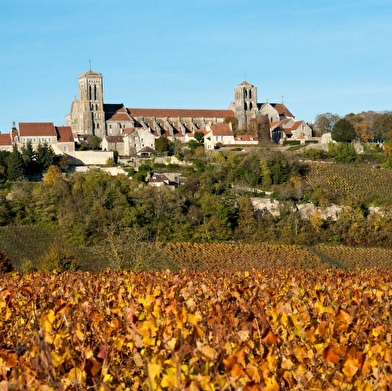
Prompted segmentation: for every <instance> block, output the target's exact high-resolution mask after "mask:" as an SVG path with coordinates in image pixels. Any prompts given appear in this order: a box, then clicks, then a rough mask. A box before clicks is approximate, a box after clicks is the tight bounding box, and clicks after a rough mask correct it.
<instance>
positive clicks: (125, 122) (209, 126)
mask: <svg viewBox="0 0 392 391" xmlns="http://www.w3.org/2000/svg"><path fill="white" fill-rule="evenodd" d="M78 89H79V91H78V92H79V96H78V99H76V98H75V99H74V101H73V102H72V104H71V109H70V112H69V114H67V115H66V126H56V125H55V124H53V123H51V122H28V123H27V122H21V123H19V124H18V125H17V126H16V124H14V126H13V127H12V128H11V130H10V132H9V133H7V134H0V150H6V151H11V150H12V147H13V144H17V146H18V148H19V149H21V148H22V146H23V145H25V144H26V143H27V142H31V143H32V146H33V148H36V147H37V146H38V145H39V144H42V143H47V144H48V145H50V146H51V147H52V148H53V150H54V152H55V153H56V154H65V155H66V156H67V157H68V158H69V160H70V162H71V163H72V164H74V165H84V164H86V165H88V164H103V163H104V162H105V161H106V160H107V159H108V157H110V156H111V155H112V154H113V152H115V153H116V154H118V156H120V157H125V158H126V157H131V156H150V155H154V154H155V153H156V150H155V142H156V140H158V139H159V138H161V137H165V138H167V139H168V140H169V141H171V142H173V143H174V142H179V143H188V142H190V141H192V140H194V141H195V140H196V138H197V136H196V134H197V133H199V134H200V133H201V134H202V136H201V137H202V139H203V144H204V148H205V150H206V151H209V150H210V151H211V150H213V149H216V148H218V147H220V146H257V145H258V144H259V142H260V138H262V137H264V138H265V137H267V138H268V139H269V140H270V141H274V142H275V143H282V142H283V141H284V140H288V139H291V140H299V141H300V142H301V143H305V142H306V141H307V140H311V139H312V129H311V128H310V126H309V125H308V124H307V123H306V122H305V121H303V120H296V119H295V116H294V115H293V114H292V113H291V112H290V110H289V109H288V108H287V107H286V106H285V105H284V104H283V102H282V103H271V102H263V103H259V102H258V101H257V88H256V87H255V86H253V85H252V84H250V83H248V82H247V81H244V82H242V83H241V84H239V85H238V86H237V87H235V88H234V101H233V102H231V103H230V104H229V107H228V109H221V110H213V109H151V108H130V107H126V106H125V105H124V104H122V103H114V104H113V103H105V102H104V91H103V75H102V73H97V72H94V71H92V70H91V69H90V70H88V71H87V72H85V73H83V74H82V75H80V76H79V77H78ZM260 130H262V131H260ZM263 132H264V133H263ZM195 136H196V138H195ZM199 136H200V135H199ZM91 138H94V140H95V142H97V140H98V145H97V148H96V149H99V150H100V151H102V153H101V154H97V153H96V151H95V153H94V154H93V155H92V154H91V153H87V152H86V151H85V150H83V148H80V147H81V146H83V145H86V144H88V142H89V140H90V139H91ZM199 140H200V139H199Z"/></svg>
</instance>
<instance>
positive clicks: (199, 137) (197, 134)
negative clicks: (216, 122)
mask: <svg viewBox="0 0 392 391" xmlns="http://www.w3.org/2000/svg"><path fill="white" fill-rule="evenodd" d="M194 136H195V139H196V141H197V142H199V143H201V142H202V140H203V138H204V133H203V132H195V134H194Z"/></svg>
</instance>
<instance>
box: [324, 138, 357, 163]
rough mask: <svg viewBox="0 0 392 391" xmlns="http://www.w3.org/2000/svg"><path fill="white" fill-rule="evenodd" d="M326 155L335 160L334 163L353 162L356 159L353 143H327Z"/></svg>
mask: <svg viewBox="0 0 392 391" xmlns="http://www.w3.org/2000/svg"><path fill="white" fill-rule="evenodd" d="M328 155H329V156H330V157H331V158H333V159H334V160H335V162H336V163H353V162H355V160H356V159H357V152H356V151H355V147H354V145H353V144H345V143H337V144H334V143H329V144H328Z"/></svg>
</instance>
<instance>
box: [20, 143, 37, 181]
mask: <svg viewBox="0 0 392 391" xmlns="http://www.w3.org/2000/svg"><path fill="white" fill-rule="evenodd" d="M22 159H23V163H24V165H25V167H26V174H27V175H29V174H34V173H36V172H37V162H36V159H37V154H36V152H35V151H34V148H33V144H32V142H31V141H30V140H29V141H27V143H26V144H25V145H23V146H22Z"/></svg>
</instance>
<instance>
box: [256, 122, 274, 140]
mask: <svg viewBox="0 0 392 391" xmlns="http://www.w3.org/2000/svg"><path fill="white" fill-rule="evenodd" d="M257 138H258V140H259V144H260V145H265V144H268V143H270V142H271V133H270V122H269V121H268V116H261V117H259V118H258V119H257Z"/></svg>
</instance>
